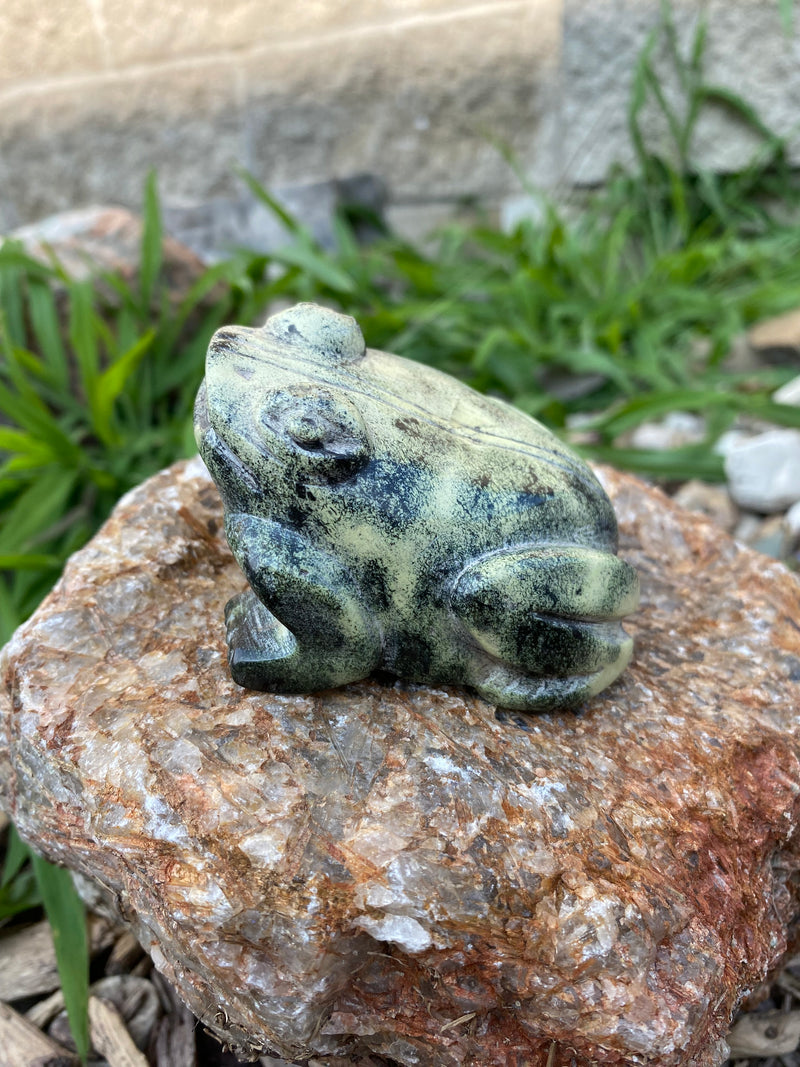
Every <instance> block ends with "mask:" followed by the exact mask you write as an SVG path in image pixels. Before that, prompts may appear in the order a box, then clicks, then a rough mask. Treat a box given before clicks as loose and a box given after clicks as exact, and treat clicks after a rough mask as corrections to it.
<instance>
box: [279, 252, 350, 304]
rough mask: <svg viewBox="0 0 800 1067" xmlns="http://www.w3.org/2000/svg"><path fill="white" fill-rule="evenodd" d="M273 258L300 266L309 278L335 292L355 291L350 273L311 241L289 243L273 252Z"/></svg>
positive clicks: (288, 264) (348, 293) (292, 265)
mask: <svg viewBox="0 0 800 1067" xmlns="http://www.w3.org/2000/svg"><path fill="white" fill-rule="evenodd" d="M272 258H273V259H274V260H275V262H277V263H283V264H286V265H287V266H291V267H298V268H299V269H300V270H301V271H302V272H303V274H305V275H306V276H307V277H308V278H310V279H313V281H315V282H319V283H321V284H322V285H323V286H326V287H328V288H329V289H332V290H333V291H334V292H335V293H338V294H345V295H348V296H349V295H352V294H353V293H355V289H356V286H355V282H354V281H353V279H352V278H351V277H350V275H349V274H347V273H346V272H345V271H344V270H343V269H342V268H341V267H339V266H338V264H337V263H336V261H335V260H334V259H333V257H332V256H328V255H327V254H326V253H324V252H321V251H318V250H317V249H316V248H315V247H314V246H313V245H312V244H311V243H310V242H302V243H297V244H293V245H287V246H286V247H285V248H282V249H280V251H278V252H275V253H273V256H272Z"/></svg>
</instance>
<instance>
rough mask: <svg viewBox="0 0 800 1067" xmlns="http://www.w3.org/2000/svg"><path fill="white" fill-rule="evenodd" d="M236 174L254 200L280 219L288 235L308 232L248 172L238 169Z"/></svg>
mask: <svg viewBox="0 0 800 1067" xmlns="http://www.w3.org/2000/svg"><path fill="white" fill-rule="evenodd" d="M238 174H239V176H240V177H241V179H242V181H244V183H245V184H246V185H247V187H248V189H249V190H250V192H251V193H252V194H253V196H254V197H255V198H256V200H260V201H261V203H262V204H264V205H265V206H266V207H268V208H269V210H270V211H271V212H272V214H273V215H274V216H275V217H276V218H278V219H280V221H281V222H282V223H283V225H284V226H285V227H286V229H287V230H288V231H289V233H290V234H293V235H294V236H295V237H297V236H299V235H301V234H306V233H307V232H308V231H307V230H306V228H305V227H304V226H303V225H302V224H301V223H300V222H298V220H297V219H296V218H295V217H294V215H292V214H291V213H290V212H289V211H287V210H286V208H285V207H284V206H283V204H281V202H280V201H279V200H277V199H276V198H275V197H274V196H273V195H272V193H270V192H268V191H267V190H266V189H265V188H264V186H263V185H262V184H261V183H260V182H259V181H258V180H257V179H256V178H255V177H254V176H253V175H252V174H251V173H250V172H249V171H247V170H245V169H244V168H239V170H238Z"/></svg>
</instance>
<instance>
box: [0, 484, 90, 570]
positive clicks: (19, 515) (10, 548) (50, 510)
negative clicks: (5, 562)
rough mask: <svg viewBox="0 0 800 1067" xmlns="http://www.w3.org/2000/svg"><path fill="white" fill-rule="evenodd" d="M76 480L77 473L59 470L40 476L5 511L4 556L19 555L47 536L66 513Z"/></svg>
mask: <svg viewBox="0 0 800 1067" xmlns="http://www.w3.org/2000/svg"><path fill="white" fill-rule="evenodd" d="M75 480H76V474H75V472H72V471H64V470H60V469H58V468H53V469H51V470H47V471H43V472H42V473H40V474H39V475H38V476H37V478H36V480H35V481H32V482H31V483H30V484H29V485H28V486H27V488H26V489H24V490H23V491H22V492H21V493H20V494H19V496H18V497H17V499H16V500H15V501H14V504H13V505H12V506H11V507H10V508H7V510H6V511H5V514H4V516H3V523H2V527H0V553H2V554H4V555H5V554H9V553H11V554H16V553H18V552H20V551H21V550H23V549H24V548H25V547H26V546H27V545H28V544H29V543H30V542H31V541H34V540H36V538H37V536H42V535H43V534H44V533H46V531H47V530H48V528H49V527H51V526H52V525H53V524H54V523H56V522H57V521H58V519H59V518H60V517H61V516H62V515H63V514H64V512H65V511H66V503H67V499H68V497H69V495H70V493H71V492H72V490H73V487H74V485H75Z"/></svg>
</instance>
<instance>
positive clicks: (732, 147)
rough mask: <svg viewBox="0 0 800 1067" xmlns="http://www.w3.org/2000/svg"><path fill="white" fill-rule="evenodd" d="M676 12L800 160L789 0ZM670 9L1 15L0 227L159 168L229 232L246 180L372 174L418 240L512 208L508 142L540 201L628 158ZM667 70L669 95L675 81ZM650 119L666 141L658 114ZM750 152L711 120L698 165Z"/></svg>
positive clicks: (177, 202) (125, 190)
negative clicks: (240, 171) (485, 212)
mask: <svg viewBox="0 0 800 1067" xmlns="http://www.w3.org/2000/svg"><path fill="white" fill-rule="evenodd" d="M673 7H674V10H675V17H676V21H677V23H678V28H679V36H680V39H681V41H682V42H683V46H684V47H685V46H687V45H688V42H689V41H690V39H691V35H692V33H693V30H694V27H695V25H696V22H697V19H698V18H699V17H700V16H701V15H702V14H705V16H706V18H707V20H708V24H709V35H708V47H707V60H708V63H707V68H708V76H709V77H710V78H711V79H712V80H714V81H716V82H719V83H721V84H723V85H725V86H728V87H729V88H732V89H734V90H736V91H739V92H742V93H743V95H745V96H746V97H747V98H748V99H750V100H751V101H752V102H753V103H754V104H755V105H756V106H757V107H758V108H759V110H760V112H761V113H762V115H763V117H764V118H765V120H766V121H767V122H768V123H770V124H771V125H773V126H774V127H775V128H776V129H777V130H778V131H779V132H780V133H782V134H785V135H786V136H788V137H789V139H790V144H791V151H792V154H793V158H795V159H796V160H798V161H800V120H798V119H797V115H798V114H800V40H799V39H798V37H797V36H796V35H787V34H786V33H785V32H784V30H783V28H782V26H781V23H780V18H779V11H778V7H779V4H778V0H673ZM659 10H660V0H482V2H480V0H474V2H469V0H300V2H298V3H294V4H292V3H286V2H285V0H284V2H282V3H278V2H277V0H50V2H49V3H48V4H35V5H34V4H31V3H30V0H2V3H0V232H7V231H8V230H9V229H11V228H12V227H15V226H18V225H20V224H23V223H25V222H29V221H31V220H34V219H36V218H39V217H41V216H44V215H47V214H50V213H53V212H55V211H59V210H64V209H68V208H73V207H83V206H86V205H89V204H91V203H109V202H114V203H119V204H122V205H124V206H128V207H132V208H137V207H138V206H139V204H140V202H141V195H142V188H143V182H144V178H145V175H146V173H147V171H148V170H149V169H150V168H151V167H155V168H157V170H158V173H159V178H160V187H161V191H162V196H163V198H164V200H165V201H166V203H167V204H168V205H171V206H172V208H173V209H174V211H175V212H177V213H178V214H180V210H181V209H184V210H185V211H186V212H189V213H190V214H191V212H192V211H194V209H195V208H196V207H197V206H198V205H199V206H200V207H201V208H203V207H204V206H206V205H208V206H210V208H214V207H215V205H216V207H217V208H219V213H220V215H221V216H225V217H226V218H228V219H229V218H230V217H231V212H230V210H229V208H230V206H231V205H232V204H234V205H235V204H239V206H241V202H242V197H243V187H242V184H241V182H240V181H239V179H237V177H236V168H237V166H244V167H246V168H247V169H248V170H250V171H251V172H252V173H254V174H255V175H256V176H257V177H258V178H259V180H261V181H262V182H263V183H264V184H266V185H267V186H268V187H270V188H271V189H273V190H280V189H282V188H286V187H294V188H296V187H302V186H309V187H311V191H310V193H309V195H310V197H311V199H312V200H313V199H314V198H315V196H316V193H315V192H314V188H315V186H314V184H313V183H318V182H322V181H326V180H329V179H331V178H334V179H346V178H349V177H352V176H354V175H358V174H364V173H369V174H372V175H375V176H376V177H378V178H380V179H382V180H383V182H384V183H385V185H386V188H387V191H388V202H389V210H388V214H389V218H390V221H392V222H393V223H394V224H395V225H397V226H399V227H400V228H401V229H405V230H406V232H411V233H414V232H422V231H424V230H426V229H427V228H429V227H430V226H431V225H433V224H434V223H436V222H437V221H438V220H439V219H441V218H442V217H443V216H446V215H448V214H450V213H452V212H453V211H454V210H455V209H456V208H457V207H458V205H459V204H460V203H462V202H463V201H465V200H471V199H474V200H479V201H481V202H482V203H483V204H484V205H487V206H488V207H490V208H500V207H502V206H503V205H506V207H508V205H509V203H511V204H512V206H513V201H514V198H515V197H518V196H519V193H520V186H519V183H518V180H517V178H516V177H515V175H514V173H513V171H512V169H511V168H510V167H509V165H508V163H507V162H506V160H505V159H504V158H503V154H502V152H501V151H500V148H499V147H498V146H502V147H503V148H504V149H506V150H509V151H511V152H512V153H513V154H514V156H515V157H516V160H517V163H518V165H519V166H520V167H521V169H522V170H524V171H525V172H527V174H528V176H529V177H530V179H531V181H532V182H533V184H535V185H538V186H540V187H544V188H548V189H553V190H556V191H563V189H565V188H568V187H569V186H571V185H574V184H586V183H594V182H598V181H601V180H602V178H603V176H604V174H605V173H606V170H607V167H608V166H609V164H610V163H611V162H612V161H614V160H618V161H619V160H621V161H623V162H625V161H629V160H630V159H631V156H632V153H631V148H630V143H629V139H628V135H627V129H626V116H627V103H628V97H629V92H630V84H631V79H632V76H633V70H634V67H635V62H636V58H637V56H638V55H639V53H640V51H641V48H642V47H643V45H644V43H645V41H646V39H647V35H648V33H649V32H650V31H651V30H652V29H653V27H654V26H655V25H656V24H657V21H658V18H659ZM797 19H798V22H800V12H798V15H797ZM656 60H657V62H658V63H660V66H659V70H660V71H661V73H662V76H663V78H664V84H665V89H666V92H667V93H668V94H670V95H671V98H676V94H677V95H678V96H679V93H678V91H677V88H676V83H675V78H674V72H673V71H670V69H669V64H668V63H666V62H665V60H664V56H663V54H662V55H659V53H658V52H657V53H656ZM644 124H645V132H646V133H647V134H648V136H650V137H651V138H653V139H654V140H655V141H656V142H658V141H659V139H661V140H663V139H664V128H663V123H660V121H659V118H658V115H657V114H656V113H655V112H654V111H653V110H652V109H650V111H647V112H645V113H644ZM756 143H757V139H755V138H754V137H753V135H752V132H751V131H748V130H747V129H746V128H744V127H743V126H742V125H741V124H740V123H737V122H736V121H734V120H732V119H731V116H730V114H728V113H726V111H725V109H724V108H722V107H712V108H710V109H709V110H708V113H707V114H706V115H705V116H704V118H703V120H702V122H701V124H700V126H699V128H698V136H697V138H696V141H695V159H696V161H697V162H698V164H699V165H704V166H713V167H723V168H724V167H731V166H736V165H738V164H740V163H742V162H744V161H745V160H746V159H747V157H748V155H749V154H750V152H752V150H753V147H754V146H755V144H756ZM301 199H302V198H301ZM524 209H525V207H524V203H523V210H524ZM226 212H227V215H226ZM506 213H507V214H508V211H507V212H506ZM195 214H196V213H195ZM234 214H235V213H234ZM240 216H241V217H242V218H245V219H248V218H249V217H250V216H249V215H248V213H247V211H244V212H243V213H242V212H240ZM173 217H177V215H175V214H174V216H173ZM221 228H222V230H224V229H225V220H224V219H223V224H222V226H221Z"/></svg>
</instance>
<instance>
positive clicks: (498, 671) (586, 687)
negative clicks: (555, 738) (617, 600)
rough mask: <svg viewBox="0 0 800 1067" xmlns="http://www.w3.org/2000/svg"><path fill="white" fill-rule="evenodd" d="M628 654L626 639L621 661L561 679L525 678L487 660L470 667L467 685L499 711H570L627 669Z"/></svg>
mask: <svg viewBox="0 0 800 1067" xmlns="http://www.w3.org/2000/svg"><path fill="white" fill-rule="evenodd" d="M632 651H633V642H632V641H631V640H630V638H628V647H627V649H626V650H625V651H623V654H622V656H621V658H619V659H615V660H614V661H613V662H612V663H611V664H610V665H609V666H608V667H607V668H606V669H605V670H599V671H595V672H594V674H573V675H567V676H565V677H562V678H559V677H550V678H543V677H541V676H538V675H534V674H527V673H525V672H524V671H519V670H515V669H514V668H513V667H508V666H504V665H503V664H501V663H497V662H495V661H492V660H489V659H488V658H487V660H486V661H485V662H478V663H477V664H474V665H473V668H472V672H471V676H470V677H469V684H470V685H471V686H472V688H473V689H474V690H475V691H476V692H477V694H478V696H480V697H483V699H484V700H485V701H486V702H487V703H489V704H496V705H497V706H498V707H501V708H513V709H514V710H516V711H548V710H550V709H551V708H574V707H575V706H576V705H578V704H581V703H582V702H583V701H584V700H588V699H589V697H593V696H594V695H595V694H596V693H599V692H601V691H602V690H603V689H605V688H606V686H608V685H610V684H611V682H613V681H614V679H615V678H616V677H617V675H619V674H620V673H621V672H622V671H623V670H624V669H625V667H627V665H628V662H629V660H630V657H631V652H632Z"/></svg>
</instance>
